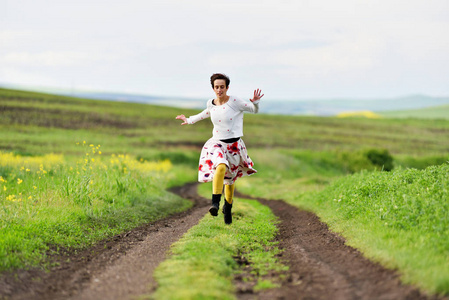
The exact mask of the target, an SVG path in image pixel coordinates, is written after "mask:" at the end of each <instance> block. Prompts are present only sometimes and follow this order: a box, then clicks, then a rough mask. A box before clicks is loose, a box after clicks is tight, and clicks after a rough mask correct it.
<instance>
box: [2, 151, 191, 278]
mask: <svg viewBox="0 0 449 300" xmlns="http://www.w3.org/2000/svg"><path fill="white" fill-rule="evenodd" d="M78 144H80V143H78ZM79 146H80V147H81V148H84V150H85V155H84V156H82V157H80V159H79V160H76V161H68V160H66V159H64V157H63V156H62V155H61V154H58V155H55V154H48V155H44V156H32V157H27V156H25V157H24V156H19V155H15V154H11V153H3V152H0V174H1V175H0V189H1V191H0V205H1V209H0V270H1V271H5V270H9V269H15V268H24V267H29V266H33V265H37V264H40V263H42V262H44V259H45V255H46V254H48V253H49V251H50V250H51V251H58V248H59V247H64V248H72V249H77V248H82V247H86V246H89V245H92V244H93V243H94V242H96V241H98V240H100V239H104V238H105V237H107V236H111V235H114V234H117V233H120V232H122V231H124V230H129V229H131V228H134V227H136V226H138V225H139V224H142V223H146V222H151V221H155V220H157V219H160V218H162V217H164V216H167V215H169V214H172V213H175V212H179V211H182V210H185V209H187V208H188V207H190V206H191V203H190V202H188V201H187V200H183V199H181V198H179V197H177V196H175V195H173V194H171V193H168V192H166V191H165V187H166V186H167V182H168V178H167V177H168V176H167V172H169V171H170V170H171V169H172V165H171V163H170V161H168V160H164V161H160V162H145V161H143V160H142V161H138V160H136V159H134V158H132V157H130V156H129V155H123V154H118V155H111V156H107V157H102V154H101V153H102V152H101V150H100V149H101V148H100V145H93V144H90V145H87V144H86V143H85V142H81V145H79Z"/></svg>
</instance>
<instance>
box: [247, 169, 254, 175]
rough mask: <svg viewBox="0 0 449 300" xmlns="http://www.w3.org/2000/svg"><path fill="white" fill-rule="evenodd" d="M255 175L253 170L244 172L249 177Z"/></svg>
mask: <svg viewBox="0 0 449 300" xmlns="http://www.w3.org/2000/svg"><path fill="white" fill-rule="evenodd" d="M254 173H256V171H254V170H253V169H249V170H248V171H246V174H248V175H251V174H254Z"/></svg>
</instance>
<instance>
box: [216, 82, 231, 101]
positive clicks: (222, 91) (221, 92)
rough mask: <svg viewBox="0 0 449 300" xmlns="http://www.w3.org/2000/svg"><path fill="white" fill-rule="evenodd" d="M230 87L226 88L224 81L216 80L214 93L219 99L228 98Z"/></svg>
mask: <svg viewBox="0 0 449 300" xmlns="http://www.w3.org/2000/svg"><path fill="white" fill-rule="evenodd" d="M228 89H229V87H226V81H225V80H224V79H215V81H214V92H215V95H216V96H217V97H218V98H223V97H226V96H227V95H226V93H227V92H228Z"/></svg>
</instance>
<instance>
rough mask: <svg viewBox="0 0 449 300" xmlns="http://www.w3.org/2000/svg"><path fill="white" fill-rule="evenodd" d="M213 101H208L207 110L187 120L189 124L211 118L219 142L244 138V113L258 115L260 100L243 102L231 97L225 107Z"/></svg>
mask: <svg viewBox="0 0 449 300" xmlns="http://www.w3.org/2000/svg"><path fill="white" fill-rule="evenodd" d="M212 101H213V99H211V100H209V101H207V107H206V109H205V110H203V111H202V112H200V113H199V114H197V115H194V116H190V117H189V118H188V119H187V123H188V124H194V123H196V122H198V121H201V120H204V119H206V118H209V117H210V118H211V121H212V124H214V129H213V130H212V136H213V137H214V138H216V139H219V140H225V139H231V138H238V137H241V136H243V113H244V112H249V113H253V114H257V113H258V112H259V102H260V100H257V101H254V102H251V101H243V100H241V99H239V98H236V97H234V96H229V100H228V102H226V103H225V104H223V105H214V104H213V103H212Z"/></svg>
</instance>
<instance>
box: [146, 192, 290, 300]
mask: <svg viewBox="0 0 449 300" xmlns="http://www.w3.org/2000/svg"><path fill="white" fill-rule="evenodd" d="M235 202H236V203H235V204H234V207H233V210H234V214H233V216H234V220H233V223H232V225H226V224H224V221H223V215H222V214H221V212H220V214H219V216H218V217H212V216H210V215H209V214H208V215H206V216H205V217H204V218H203V219H202V220H201V221H200V222H199V224H198V225H196V226H194V227H192V228H191V229H190V230H189V231H188V232H187V233H186V234H185V235H184V236H183V237H182V238H181V239H180V240H179V241H178V242H176V243H174V244H173V245H172V249H171V254H172V255H171V257H170V258H169V259H167V260H166V261H164V262H163V263H161V264H160V265H159V267H158V268H157V269H156V271H155V273H154V277H155V279H156V281H157V283H158V289H157V290H156V292H155V293H154V294H153V295H151V296H149V298H151V299H234V298H235V296H234V292H235V288H234V285H233V282H232V281H233V278H234V275H236V274H238V273H240V272H242V268H240V267H239V264H238V263H237V262H236V260H235V259H234V257H243V258H244V259H245V260H247V261H248V262H249V264H250V266H251V273H250V274H248V273H244V274H243V275H242V276H243V279H244V281H251V280H254V281H256V283H255V284H256V285H255V287H254V289H255V290H257V289H262V288H270V287H274V286H276V282H270V281H269V280H267V279H266V278H264V277H263V276H264V275H266V274H267V273H268V271H273V270H274V271H282V270H285V269H286V267H285V266H283V265H282V264H281V263H280V262H279V261H278V259H277V258H276V254H278V253H279V251H280V250H279V249H278V248H277V247H276V244H277V243H276V242H273V240H274V237H275V235H276V233H277V231H278V229H277V227H276V223H277V218H276V217H275V216H274V215H273V213H272V212H271V210H270V209H269V208H268V207H266V206H264V205H262V204H260V203H259V202H257V201H254V200H241V199H238V201H235Z"/></svg>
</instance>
